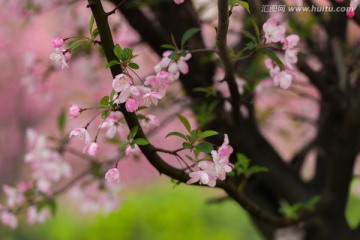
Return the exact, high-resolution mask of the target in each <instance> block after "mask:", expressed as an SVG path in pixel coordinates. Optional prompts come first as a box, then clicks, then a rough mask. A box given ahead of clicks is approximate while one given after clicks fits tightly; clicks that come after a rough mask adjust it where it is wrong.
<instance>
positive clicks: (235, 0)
mask: <svg viewBox="0 0 360 240" xmlns="http://www.w3.org/2000/svg"><path fill="white" fill-rule="evenodd" d="M236 2H237V0H229V1H228V4H229V5H230V6H234V5H235V3H236Z"/></svg>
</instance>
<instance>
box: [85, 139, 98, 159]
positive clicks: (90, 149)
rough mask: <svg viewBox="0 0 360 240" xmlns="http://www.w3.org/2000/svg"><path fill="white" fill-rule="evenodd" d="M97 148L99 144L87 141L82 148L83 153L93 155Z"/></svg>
mask: <svg viewBox="0 0 360 240" xmlns="http://www.w3.org/2000/svg"><path fill="white" fill-rule="evenodd" d="M98 148H99V145H98V144H97V143H96V142H91V143H87V144H86V145H85V147H84V149H83V153H87V154H89V155H90V156H95V155H96V152H97V151H98Z"/></svg>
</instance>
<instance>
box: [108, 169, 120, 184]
mask: <svg viewBox="0 0 360 240" xmlns="http://www.w3.org/2000/svg"><path fill="white" fill-rule="evenodd" d="M105 180H106V181H107V182H108V183H111V184H119V183H120V180H121V179H120V171H119V169H117V168H110V169H109V170H107V171H106V174H105Z"/></svg>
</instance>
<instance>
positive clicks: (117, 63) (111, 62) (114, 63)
mask: <svg viewBox="0 0 360 240" xmlns="http://www.w3.org/2000/svg"><path fill="white" fill-rule="evenodd" d="M119 64H120V62H119V61H116V60H112V61H110V62H108V64H106V67H112V66H115V65H119Z"/></svg>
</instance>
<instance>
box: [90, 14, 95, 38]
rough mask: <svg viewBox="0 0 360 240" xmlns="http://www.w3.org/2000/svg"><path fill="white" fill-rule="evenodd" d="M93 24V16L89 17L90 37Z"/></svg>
mask: <svg viewBox="0 0 360 240" xmlns="http://www.w3.org/2000/svg"><path fill="white" fill-rule="evenodd" d="M94 22H95V18H94V15H92V16H91V18H90V23H89V33H90V34H91V35H92V32H93V30H92V29H93V27H94Z"/></svg>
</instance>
